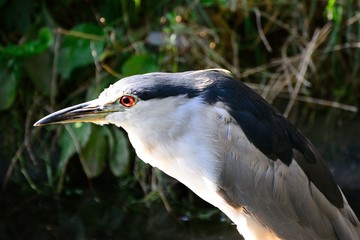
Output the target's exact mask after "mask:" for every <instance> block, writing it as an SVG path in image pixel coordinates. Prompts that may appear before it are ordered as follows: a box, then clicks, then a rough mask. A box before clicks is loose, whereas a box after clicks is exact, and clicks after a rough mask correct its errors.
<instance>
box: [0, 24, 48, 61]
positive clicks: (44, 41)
mask: <svg viewBox="0 0 360 240" xmlns="http://www.w3.org/2000/svg"><path fill="white" fill-rule="evenodd" d="M53 39H54V38H53V35H52V32H51V30H50V29H49V28H47V27H44V28H41V29H40V30H39V34H38V38H37V39H35V40H32V41H29V42H26V43H24V44H22V45H14V44H9V45H8V46H6V47H2V46H0V54H3V55H4V56H12V57H27V56H33V55H36V54H39V53H42V52H44V51H45V50H46V49H48V48H49V47H50V46H51V45H52V43H53Z"/></svg>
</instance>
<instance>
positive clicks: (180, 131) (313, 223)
mask: <svg viewBox="0 0 360 240" xmlns="http://www.w3.org/2000/svg"><path fill="white" fill-rule="evenodd" d="M68 122H93V123H96V124H100V125H103V124H115V125H116V126H118V127H122V128H124V129H125V130H126V131H127V133H128V136H129V139H130V141H131V143H132V145H133V146H134V148H135V150H136V153H137V155H138V156H139V157H140V158H141V159H142V160H143V161H145V162H146V163H149V164H151V165H152V166H154V167H157V168H159V169H160V170H162V171H163V172H165V173H166V174H168V175H170V176H172V177H174V178H176V179H177V180H179V181H180V182H182V183H183V184H185V185H186V186H187V187H189V188H190V189H191V190H192V191H194V192H195V193H196V194H197V195H199V196H200V197H201V198H203V199H204V200H205V201H207V202H209V203H211V204H212V205H214V206H216V207H218V208H219V209H220V210H221V211H223V212H224V213H225V214H226V215H227V216H228V217H229V218H230V219H231V220H232V221H233V222H234V223H235V224H236V225H237V228H238V230H239V232H240V233H241V234H242V235H243V236H244V237H245V239H259V240H265V239H291V240H295V239H304V240H305V239H306V240H309V239H316V240H318V239H347V240H350V239H351V240H355V239H360V223H359V220H358V219H357V217H356V215H355V214H354V212H353V210H352V209H351V207H350V206H349V204H348V203H347V201H346V199H345V197H344V195H343V194H342V192H341V190H340V188H339V187H338V185H337V184H336V183H335V181H334V179H333V177H332V175H331V173H330V171H329V170H328V168H327V167H326V166H325V164H324V162H323V160H322V158H321V156H320V155H319V153H318V152H317V150H316V149H315V148H314V146H313V145H312V144H311V143H310V142H309V141H308V140H307V139H306V138H305V137H304V136H303V135H302V134H301V133H300V132H299V131H298V130H297V129H296V128H295V127H294V126H293V125H292V124H291V123H290V122H289V121H288V120H287V119H286V118H284V117H283V116H282V115H281V114H279V113H278V112H276V111H275V110H274V109H273V108H272V107H271V106H270V105H269V104H268V103H267V102H266V101H265V100H264V99H262V98H261V97H260V96H259V95H258V94H256V93H255V92H254V91H253V90H251V89H250V88H249V87H247V86H246V85H245V84H243V83H241V82H240V81H237V80H235V79H234V78H233V77H232V76H231V74H230V73H229V72H227V71H226V70H221V69H210V70H202V71H189V72H181V73H149V74H143V75H136V76H131V77H127V78H124V79H122V80H120V81H118V82H117V83H115V84H114V85H111V86H110V87H109V88H108V89H106V90H104V91H103V92H102V93H101V95H100V96H99V98H97V99H95V100H93V101H89V102H86V103H82V104H79V105H76V106H73V107H69V108H66V109H63V110H60V111H57V112H55V113H52V114H50V115H48V116H46V117H44V118H43V119H41V120H39V121H38V122H37V123H35V126H40V125H46V124H54V123H68Z"/></svg>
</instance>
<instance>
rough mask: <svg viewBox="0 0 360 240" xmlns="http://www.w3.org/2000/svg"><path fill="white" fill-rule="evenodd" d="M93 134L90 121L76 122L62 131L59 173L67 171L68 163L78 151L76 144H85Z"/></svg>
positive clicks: (81, 145)
mask: <svg viewBox="0 0 360 240" xmlns="http://www.w3.org/2000/svg"><path fill="white" fill-rule="evenodd" d="M90 134H91V125H90V124H89V123H75V124H69V125H66V128H65V129H64V131H63V132H62V133H61V136H60V140H59V144H60V148H61V152H60V161H59V165H58V175H61V173H63V171H65V168H66V164H67V162H68V161H69V159H70V158H71V156H72V155H74V154H75V153H76V152H77V149H76V144H77V145H79V147H83V146H85V144H86V143H87V142H88V141H89V137H90Z"/></svg>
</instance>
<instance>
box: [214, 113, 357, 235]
mask: <svg viewBox="0 0 360 240" xmlns="http://www.w3.org/2000/svg"><path fill="white" fill-rule="evenodd" d="M219 135H220V139H219V142H218V144H219V145H218V148H219V151H220V152H221V154H220V155H219V158H220V159H221V163H222V167H221V168H220V169H222V172H221V174H220V176H219V179H218V187H219V192H220V194H221V195H222V196H223V197H224V198H225V199H226V201H227V202H228V203H229V204H231V205H232V206H233V207H235V208H236V207H243V208H244V209H245V210H246V212H247V213H248V214H250V215H251V216H252V217H254V218H255V219H257V220H258V221H259V222H260V223H261V224H263V225H264V226H266V227H268V228H269V229H270V230H271V231H273V232H275V233H276V234H277V235H278V236H279V237H280V238H284V239H360V224H359V221H358V219H357V218H356V216H355V214H354V212H353V211H352V209H351V208H350V206H349V205H348V203H347V201H346V199H345V197H344V196H343V194H342V193H341V191H340V189H339V188H338V186H337V185H334V184H332V183H331V182H330V184H327V181H333V179H332V177H331V175H327V174H325V175H323V176H325V178H324V179H320V180H317V182H319V181H324V182H323V183H321V184H323V186H322V187H320V188H322V189H324V187H328V188H331V187H334V186H335V188H337V189H330V190H327V193H326V194H327V195H328V196H325V195H324V194H323V193H322V192H321V191H320V190H319V188H318V187H317V186H316V185H315V184H314V182H313V181H311V180H310V179H309V177H308V175H309V174H310V176H312V177H315V176H313V175H314V174H316V171H318V173H319V174H321V173H322V172H324V171H325V172H328V170H327V169H326V167H325V165H324V164H323V163H322V160H321V159H313V160H312V161H314V160H315V161H317V163H312V164H315V165H314V166H313V165H311V166H310V168H311V169H310V170H309V166H307V165H306V163H307V162H308V161H309V160H308V159H306V157H307V155H306V154H304V153H303V152H301V149H300V150H297V149H296V147H295V146H294V147H293V148H291V151H292V160H291V161H290V163H288V164H286V163H284V162H283V161H280V160H279V159H274V158H269V156H267V155H265V154H264V153H263V152H262V151H261V150H259V148H258V147H256V146H255V145H254V144H253V143H252V142H251V141H250V140H249V138H248V136H247V134H245V133H244V131H243V130H242V129H241V128H240V127H239V124H238V122H236V120H235V119H233V118H231V119H230V120H229V119H227V120H226V121H225V120H224V119H222V120H221V123H220V124H219ZM266 137H267V136H266V135H264V139H263V140H264V141H270V140H271V139H266ZM304 139H305V138H304ZM304 144H308V142H305V143H304ZM309 144H310V143H309ZM289 147H291V145H289ZM309 149H310V150H311V151H315V150H314V149H313V147H312V146H311V144H310V145H309ZM313 156H315V157H319V156H318V154H317V153H316V152H313ZM319 162H320V164H319ZM299 163H300V164H299ZM323 168H325V169H323ZM314 169H315V170H314ZM306 171H310V173H309V172H306ZM320 176H321V175H320ZM329 177H330V178H331V179H329ZM337 191H339V193H340V197H341V203H342V204H341V205H340V207H339V206H336V205H338V204H336V201H335V204H334V203H332V202H331V198H332V196H331V193H335V194H336V192H337ZM329 194H330V196H329ZM336 198H338V197H336V196H335V199H336ZM329 199H330V200H329ZM333 202H334V201H333Z"/></svg>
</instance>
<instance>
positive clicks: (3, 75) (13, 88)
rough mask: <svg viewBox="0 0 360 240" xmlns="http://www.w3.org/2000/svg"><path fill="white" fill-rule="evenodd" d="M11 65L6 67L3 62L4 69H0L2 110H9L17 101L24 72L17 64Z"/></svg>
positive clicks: (0, 102)
mask: <svg viewBox="0 0 360 240" xmlns="http://www.w3.org/2000/svg"><path fill="white" fill-rule="evenodd" d="M9 65H10V66H6V64H4V62H2V64H1V66H2V68H0V79H1V87H0V110H6V109H9V108H10V107H11V105H12V104H13V102H14V101H15V98H16V93H17V89H18V84H19V80H20V78H21V75H22V71H21V69H20V67H19V66H18V65H17V64H16V63H13V64H12V63H10V64H9Z"/></svg>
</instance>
